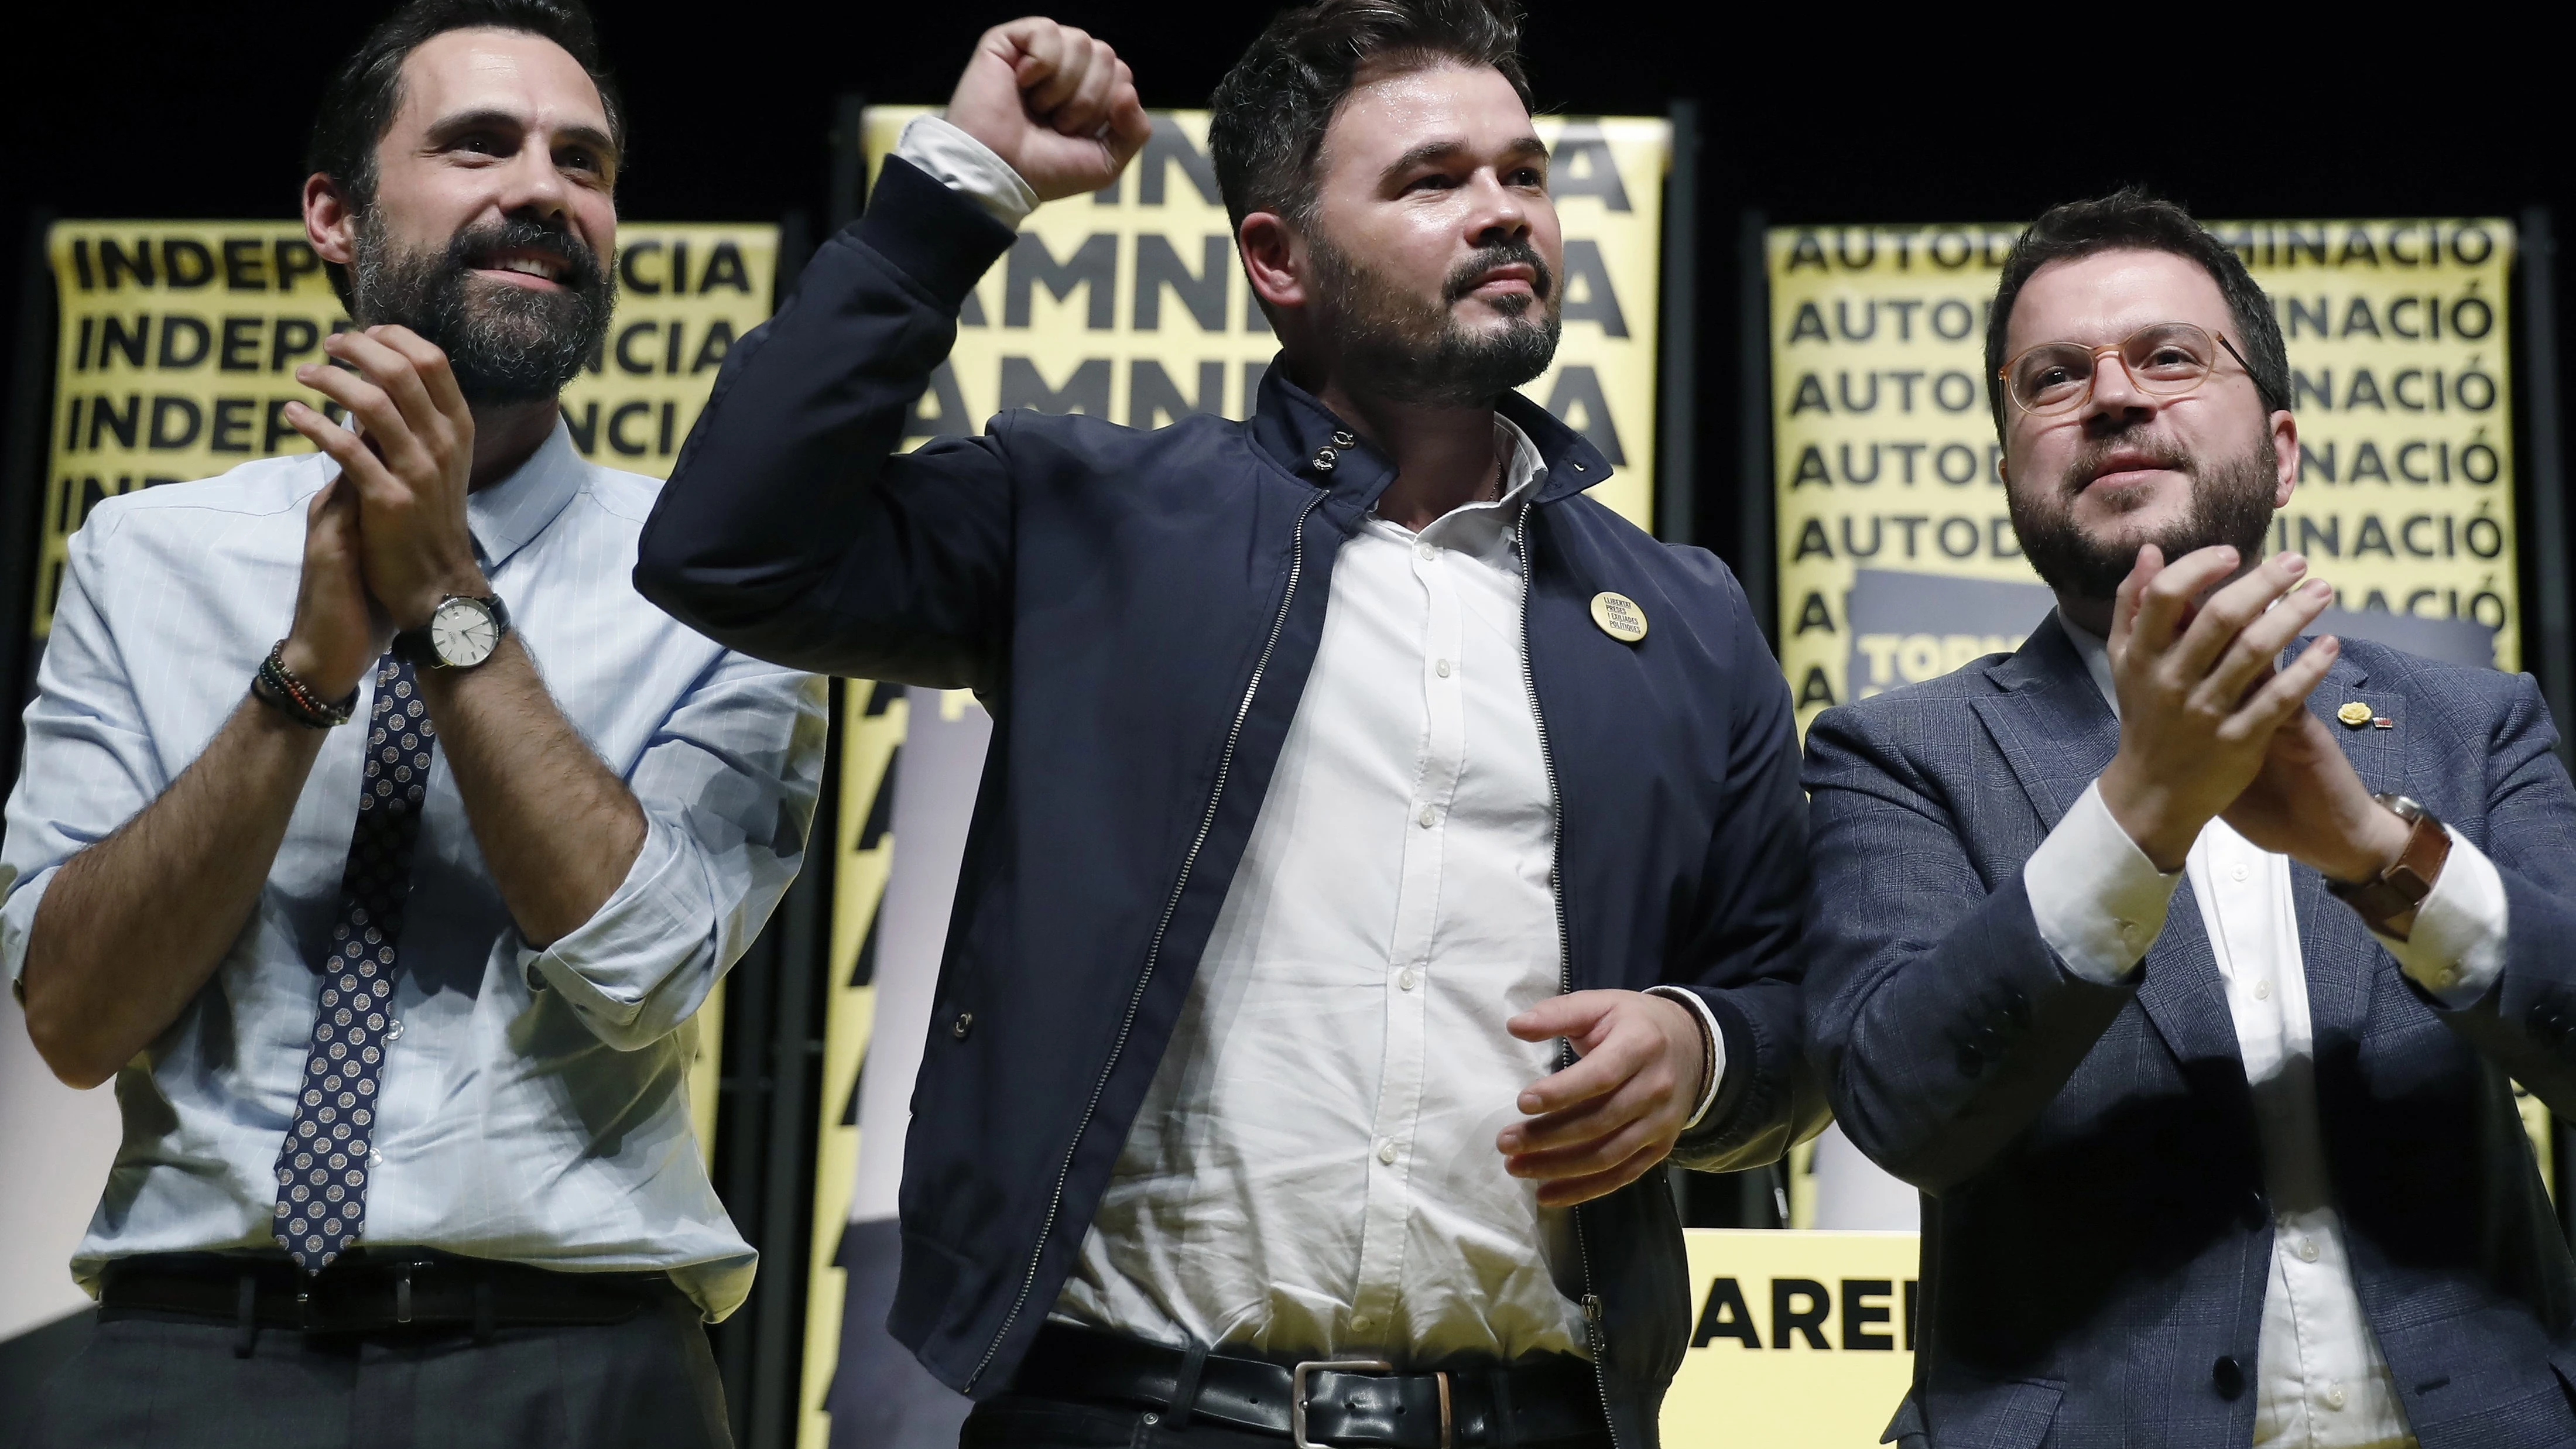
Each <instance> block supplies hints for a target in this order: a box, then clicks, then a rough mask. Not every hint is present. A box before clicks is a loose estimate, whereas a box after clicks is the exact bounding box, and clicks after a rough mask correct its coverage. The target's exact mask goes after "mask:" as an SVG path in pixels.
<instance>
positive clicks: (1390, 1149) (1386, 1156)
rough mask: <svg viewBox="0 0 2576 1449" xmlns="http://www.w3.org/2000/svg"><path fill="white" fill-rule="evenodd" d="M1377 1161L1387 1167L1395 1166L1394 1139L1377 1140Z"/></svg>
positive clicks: (1382, 1138)
mask: <svg viewBox="0 0 2576 1449" xmlns="http://www.w3.org/2000/svg"><path fill="white" fill-rule="evenodd" d="M1377 1160H1378V1161H1380V1162H1383V1163H1385V1164H1386V1165H1387V1166H1389V1167H1393V1166H1394V1165H1395V1139H1394V1138H1392V1137H1381V1138H1379V1139H1378V1140H1377Z"/></svg>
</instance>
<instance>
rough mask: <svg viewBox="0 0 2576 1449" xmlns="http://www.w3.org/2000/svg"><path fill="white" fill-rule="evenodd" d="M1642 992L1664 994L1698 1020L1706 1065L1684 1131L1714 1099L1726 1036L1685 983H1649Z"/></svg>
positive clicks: (1703, 1115) (1699, 1120)
mask: <svg viewBox="0 0 2576 1449" xmlns="http://www.w3.org/2000/svg"><path fill="white" fill-rule="evenodd" d="M1646 994H1647V995H1648V996H1666V997H1670V998H1672V999H1673V1000H1675V1001H1678V1002H1680V1003H1681V1004H1682V1005H1684V1006H1687V1007H1689V1008H1690V1011H1691V1016H1692V1017H1693V1018H1694V1019H1696V1020H1697V1021H1698V1022H1699V1044H1700V1052H1701V1061H1702V1064H1703V1065H1704V1066H1706V1067H1707V1069H1708V1080H1706V1081H1705V1082H1702V1083H1701V1084H1700V1089H1699V1100H1698V1101H1697V1102H1695V1103H1693V1104H1692V1105H1691V1114H1690V1120H1689V1121H1687V1122H1684V1123H1683V1124H1682V1130H1683V1131H1684V1132H1688V1131H1689V1130H1691V1129H1692V1128H1694V1127H1697V1126H1698V1125H1699V1124H1700V1123H1702V1122H1704V1121H1706V1120H1708V1109H1709V1108H1710V1107H1712V1106H1714V1105H1716V1102H1717V1084H1718V1083H1720V1082H1723V1081H1725V1080H1726V1036H1725V1034H1724V1033H1723V1032H1720V1031H1719V1030H1718V1029H1717V1014H1716V1013H1715V1012H1713V1011H1710V1010H1709V1008H1708V1003H1707V1002H1705V1001H1702V1000H1701V999H1700V996H1699V993H1698V992H1696V991H1692V990H1690V989H1689V988H1687V987H1681V986H1670V985H1666V986H1649V987H1647V988H1646Z"/></svg>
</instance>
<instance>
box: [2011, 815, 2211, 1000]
mask: <svg viewBox="0 0 2576 1449" xmlns="http://www.w3.org/2000/svg"><path fill="white" fill-rule="evenodd" d="M2181 883H2182V872H2181V871H2178V870H2177V871H2174V872H2172V873H2171V874H2167V873H2165V872H2163V871H2159V870H2157V869H2156V863H2155V862H2154V861H2152V860H2149V859H2147V853H2146V852H2145V851H2143V850H2140V849H2138V843H2137V842H2136V841H2134V840H2131V839H2130V838H2129V832H2127V831H2125V830H2123V829H2121V828H2120V822H2119V821H2118V820H2116V819H2114V818H2112V815H2111V807H2110V806H2108V805H2105V804H2103V803H2102V786H2101V784H2100V782H2099V781H2096V782H2095V783H2093V784H2090V785H2087V786H2085V787H2084V793H2083V795H2081V796H2080V797H2078V798H2077V799H2076V801H2075V807H2074V808H2073V809H2071V810H2069V811H2067V812H2066V818H2065V819H2063V820H2061V821H2059V822H2057V828H2056V829H2055V830H2052V831H2050V832H2049V833H2048V838H2047V839H2046V840H2043V841H2041V842H2040V843H2039V848H2038V849H2037V850H2034V851H2032V852H2031V853H2030V859H2029V860H2028V861H2026V862H2024V863H2023V865H2022V886H2023V889H2024V890H2025V891H2027V892H2028V894H2029V896H2030V913H2031V915H2032V916H2033V917H2034V918H2035V919H2036V920H2037V921H2038V923H2039V938H2040V939H2041V940H2043V941H2046V942H2047V943H2048V948H2049V949H2050V950H2052V951H2055V952H2056V953H2057V958H2058V959H2059V960H2060V961H2062V962H2064V963H2065V964H2066V969H2067V970H2069V971H2072V972H2074V973H2075V974H2076V975H2077V976H2080V977H2082V978H2083V979H2085V980H2087V981H2090V982H2093V983H2094V984H2095V985H2098V986H2113V985H2117V984H2118V983H2120V982H2122V981H2125V980H2127V979H2128V976H2129V973H2130V972H2132V971H2134V970H2136V969H2137V966H2138V962H2139V961H2140V960H2142V959H2144V958H2145V956H2146V954H2147V948H2148V947H2149V946H2152V945H2154V944H2155V943H2156V937H2157V936H2158V935H2159V934H2161V933H2162V932H2163V931H2164V928H2165V910H2166V908H2167V907H2169V906H2171V905H2172V904H2173V893H2174V887H2175V886H2177V885H2180V884H2181Z"/></svg>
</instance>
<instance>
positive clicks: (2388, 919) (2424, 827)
mask: <svg viewBox="0 0 2576 1449" xmlns="http://www.w3.org/2000/svg"><path fill="white" fill-rule="evenodd" d="M2375 798H2376V799H2377V800H2378V801H2379V803H2380V804H2382V805H2385V806H2387V807H2388V808H2389V809H2391V810H2393V811H2395V812H2397V814H2398V815H2399V816H2400V817H2401V818H2403V819H2405V820H2406V821H2407V822H2408V823H2409V824H2410V825H2411V826H2412V828H2411V829H2410V830H2408V832H2407V834H2406V846H2405V848H2404V849H2403V850H2400V851H2399V852H2398V853H2397V861H2396V863H2395V864H2393V865H2391V866H2389V867H2388V868H2387V869H2386V870H2383V871H2381V872H2380V873H2379V874H2378V875H2376V876H2373V877H2371V878H2370V879H2369V880H2366V881H2358V882H2345V881H2328V882H2326V889H2327V890H2328V891H2330V892H2332V893H2333V895H2334V897H2335V898H2336V899H2337V900H2340V901H2342V902H2343V903H2344V904H2345V905H2348V906H2350V907H2352V909H2353V913H2354V914H2356V915H2358V916H2360V917H2361V919H2362V924H2364V925H2366V926H2368V927H2370V928H2371V929H2372V930H2374V931H2378V932H2380V933H2382V934H2383V935H2389V936H2394V937H2396V938H2397V939H2398V940H2400V941H2403V940H2405V939H2406V938H2407V936H2408V934H2409V933H2411V932H2412V931H2413V930H2414V929H2415V910H2416V908H2417V907H2418V906H2421V905H2422V904H2423V903H2424V898H2425V897H2426V896H2429V895H2431V894H2432V893H2433V882H2435V881H2436V880H2439V879H2440V878H2441V875H2442V864H2443V862H2444V861H2447V860H2449V859H2450V858H2451V833H2450V832H2449V831H2447V830H2445V829H2443V828H2442V822H2441V821H2439V820H2437V819H2435V818H2434V816H2433V812H2432V811H2430V810H2427V809H2425V808H2424V807H2423V806H2421V805H2419V804H2417V803H2416V802H2414V801H2412V800H2409V799H2407V798H2405V797H2404V796H2402V795H2381V796H2377V797H2375Z"/></svg>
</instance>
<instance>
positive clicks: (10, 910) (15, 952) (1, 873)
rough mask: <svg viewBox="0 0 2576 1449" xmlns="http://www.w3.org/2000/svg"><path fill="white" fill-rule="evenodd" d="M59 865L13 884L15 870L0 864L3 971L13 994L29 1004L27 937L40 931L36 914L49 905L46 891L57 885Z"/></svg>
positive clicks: (0, 956)
mask: <svg viewBox="0 0 2576 1449" xmlns="http://www.w3.org/2000/svg"><path fill="white" fill-rule="evenodd" d="M61 869H62V867H61V866H59V865H49V866H47V867H45V868H44V869H43V870H40V871H38V872H36V873H35V874H34V875H31V876H29V877H27V878H26V879H25V880H22V881H15V882H13V881H11V880H10V879H9V877H10V876H11V875H12V874H13V872H12V870H11V868H10V867H9V866H7V865H5V864H0V896H5V897H6V898H7V899H6V902H5V904H0V971H6V972H7V973H8V976H9V994H10V995H11V996H13V997H15V998H16V999H17V1002H18V1005H20V1006H21V1007H24V1006H25V1005H26V1004H27V981H26V976H27V937H28V936H29V935H31V934H33V933H34V931H35V929H36V910H37V908H38V907H39V906H42V905H43V904H44V902H45V887H47V886H49V885H52V884H53V883H54V874H55V872H57V871H59V870H61Z"/></svg>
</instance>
